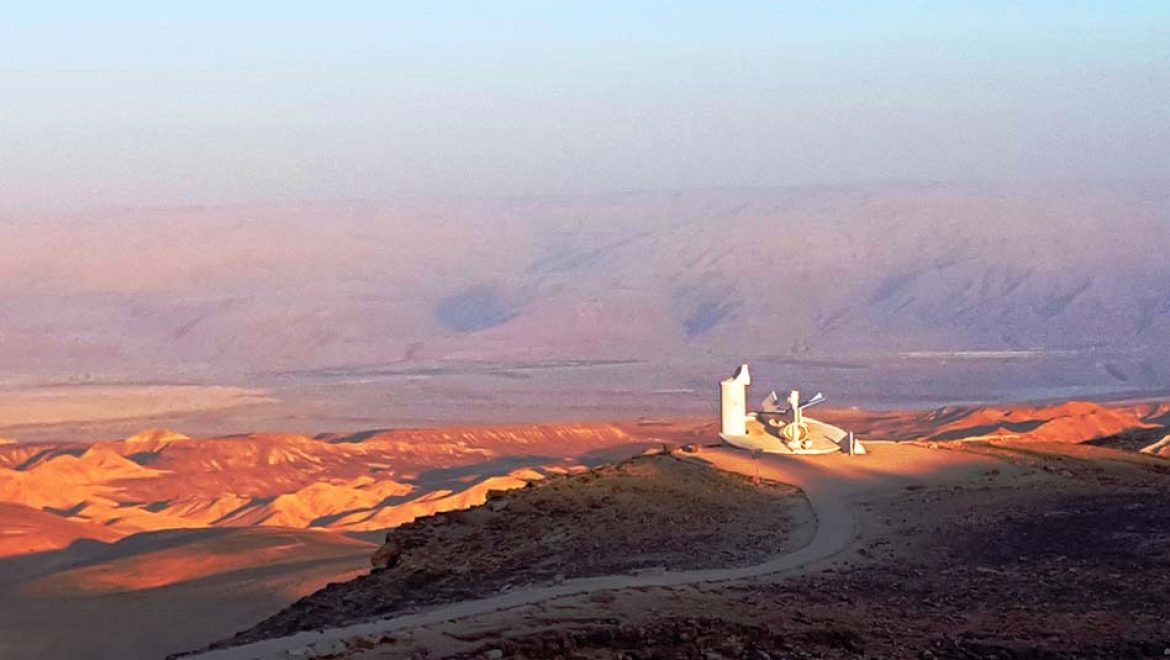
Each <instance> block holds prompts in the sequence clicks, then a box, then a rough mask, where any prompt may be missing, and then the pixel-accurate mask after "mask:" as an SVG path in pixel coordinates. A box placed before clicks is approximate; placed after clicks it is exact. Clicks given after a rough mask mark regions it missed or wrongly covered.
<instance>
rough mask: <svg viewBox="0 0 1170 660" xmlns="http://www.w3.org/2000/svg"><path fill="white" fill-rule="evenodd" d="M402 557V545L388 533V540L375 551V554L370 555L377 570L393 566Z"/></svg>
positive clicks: (371, 561) (371, 562)
mask: <svg viewBox="0 0 1170 660" xmlns="http://www.w3.org/2000/svg"><path fill="white" fill-rule="evenodd" d="M401 557H402V546H401V545H399V544H398V541H397V540H395V539H393V538H390V537H389V535H387V538H386V542H385V543H383V544H382V547H380V548H378V549H377V550H376V551H375V552H374V556H372V557H370V564H371V565H373V567H374V569H375V570H385V569H387V568H393V567H394V565H395V564H397V563H398V560H399V558H401Z"/></svg>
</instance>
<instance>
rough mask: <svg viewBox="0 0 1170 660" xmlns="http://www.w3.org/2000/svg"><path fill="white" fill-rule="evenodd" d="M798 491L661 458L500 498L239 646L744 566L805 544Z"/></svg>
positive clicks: (406, 545)
mask: <svg viewBox="0 0 1170 660" xmlns="http://www.w3.org/2000/svg"><path fill="white" fill-rule="evenodd" d="M810 520H811V519H810V512H809V511H808V509H807V506H806V505H805V504H804V501H803V498H802V497H801V496H800V493H799V491H798V490H797V489H795V488H793V487H791V486H785V485H782V484H774V483H761V484H759V485H754V484H752V483H751V482H750V481H749V480H748V479H746V478H744V477H742V476H739V475H733V474H729V473H723V472H717V471H713V470H710V469H707V468H704V467H702V466H699V465H696V464H693V463H688V462H684V461H681V460H679V459H677V458H673V457H671V456H670V455H669V454H655V455H647V456H642V457H640V458H635V459H631V460H628V461H625V462H622V463H618V464H616V465H609V466H603V467H600V468H597V469H593V470H588V471H586V472H583V473H580V474H575V475H570V476H562V477H555V478H550V479H547V480H545V481H542V482H531V484H530V486H529V487H527V488H522V489H519V490H514V491H509V492H506V493H505V492H493V493H491V494H490V497H489V499H488V501H487V503H486V504H485V505H483V506H480V507H476V508H474V509H471V510H468V511H458V512H449V513H443V514H438V515H435V516H430V517H427V518H421V519H419V520H416V521H415V522H413V523H410V524H407V525H403V526H401V527H398V528H396V529H394V530H391V531H390V532H388V533H387V535H386V540H385V543H384V544H383V546H382V547H381V549H380V550H379V551H378V552H377V553H376V554H375V555H374V557H373V560H372V561H373V563H374V566H375V570H374V571H373V572H372V573H371V574H370V575H368V576H364V577H361V578H357V579H356V580H354V581H352V582H349V583H346V584H337V585H331V586H330V587H327V588H325V589H323V590H322V591H319V592H317V593H315V594H313V595H312V596H309V597H307V598H304V599H302V600H300V601H298V602H297V603H295V604H294V605H292V606H291V607H290V608H288V609H286V610H284V611H282V612H281V613H280V614H278V615H277V616H275V617H273V618H271V619H268V620H267V621H264V622H262V623H260V624H259V625H257V626H256V627H254V628H252V629H250V630H248V631H245V632H243V633H240V634H239V635H237V636H236V637H234V638H233V639H232V640H231V643H233V644H238V643H244V642H249V641H254V640H257V639H264V638H267V637H272V636H279V635H287V634H291V633H294V632H297V631H300V630H307V629H312V628H320V627H328V626H337V625H345V624H349V623H353V622H355V621H360V620H364V619H368V618H371V617H375V616H383V615H387V614H390V613H400V612H403V611H409V610H411V609H415V608H418V607H419V606H426V605H433V604H435V603H441V602H457V601H460V600H465V599H470V598H475V597H477V596H483V595H486V594H490V593H494V592H497V591H500V590H501V589H502V590H507V589H511V588H514V587H516V588H519V587H522V586H524V585H528V584H533V583H541V582H556V581H560V580H564V579H566V578H575V577H585V576H594V575H610V574H614V573H624V572H627V571H639V570H642V571H647V570H648V571H654V570H663V569H666V568H669V569H672V570H677V569H687V568H708V567H722V566H737V565H746V564H752V563H756V562H759V561H762V560H763V559H765V558H766V557H768V556H771V555H773V554H776V553H778V552H782V551H784V550H785V549H791V548H796V547H800V546H801V545H802V544H804V543H807V542H808V540H809V538H810V536H809V534H810V533H811V527H810V525H809V523H810Z"/></svg>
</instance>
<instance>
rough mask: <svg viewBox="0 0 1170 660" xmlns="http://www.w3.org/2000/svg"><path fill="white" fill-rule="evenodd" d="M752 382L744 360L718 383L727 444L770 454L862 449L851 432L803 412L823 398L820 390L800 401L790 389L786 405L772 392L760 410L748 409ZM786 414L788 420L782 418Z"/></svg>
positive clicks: (857, 451) (722, 431) (859, 451)
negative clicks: (785, 406)
mask: <svg viewBox="0 0 1170 660" xmlns="http://www.w3.org/2000/svg"><path fill="white" fill-rule="evenodd" d="M751 382H752V379H751V374H750V372H749V370H748V365H746V364H743V365H740V366H739V368H737V369H736V370H735V373H733V374H732V375H731V377H730V378H725V379H723V381H721V382H720V383H719V395H720V417H721V423H720V432H719V437H720V438H722V439H723V441H724V442H726V443H727V444H729V445H732V446H734V447H739V448H741V449H748V450H751V451H761V452H767V453H772V454H829V453H835V452H845V453H847V454H849V455H851V456H852V455H856V454H864V453H865V447H863V446H862V445H861V443H860V442H858V441H857V440H856V439H855V438H854V437H853V434H852V433H847V432H846V431H845V430H843V429H841V428H838V427H836V426H833V425H832V424H826V423H824V422H822V421H819V420H816V419H813V418H811V417H806V416H805V415H804V409H805V408H810V407H812V406H815V405H818V404H820V403H823V402H824V401H825V397H824V395H822V394H821V393H820V392H817V394H816V395H815V396H813V397H812V398H811V399H809V400H807V401H804V402H801V400H800V392H799V391H797V390H792V392H790V393H789V394H788V400H787V403H788V407H787V408H780V405H779V404H780V398H779V397H778V396H776V393H775V392H772V393H771V394H769V395H768V397H767V398H766V399H764V402H763V405H762V409H761V410H760V411H758V412H748V410H747V387H748V385H751ZM787 416H791V421H786V420H785V417H787Z"/></svg>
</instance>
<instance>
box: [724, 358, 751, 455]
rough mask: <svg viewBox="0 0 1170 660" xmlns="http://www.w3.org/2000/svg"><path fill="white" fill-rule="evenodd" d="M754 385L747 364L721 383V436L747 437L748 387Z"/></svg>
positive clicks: (742, 365) (740, 366)
mask: <svg viewBox="0 0 1170 660" xmlns="http://www.w3.org/2000/svg"><path fill="white" fill-rule="evenodd" d="M751 384H752V376H751V373H749V372H748V366H747V365H746V364H741V365H739V368H738V369H736V370H735V373H734V374H732V375H731V377H730V378H724V379H723V380H722V381H721V382H720V383H719V395H720V398H719V403H720V412H721V416H722V428H720V435H722V436H724V437H728V436H731V437H736V436H744V435H747V386H748V385H751Z"/></svg>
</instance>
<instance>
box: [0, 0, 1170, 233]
mask: <svg viewBox="0 0 1170 660" xmlns="http://www.w3.org/2000/svg"><path fill="white" fill-rule="evenodd" d="M11 4H12V5H13V6H9V7H6V8H5V12H4V14H5V16H4V19H3V21H0V90H3V91H2V93H0V210H4V211H12V210H20V211H24V210H30V209H31V210H44V209H80V208H102V207H125V206H140V205H141V206H154V205H186V204H236V203H251V202H257V201H266V200H310V199H311V200H320V199H382V198H395V197H401V196H438V197H462V196H476V197H479V196H487V197H496V196H527V195H541V196H544V195H581V194H593V193H599V192H609V191H624V190H644V189H683V188H704V187H741V186H742V187H761V186H790V185H822V184H829V185H838V184H852V183H873V182H888V181H1009V182H1017V181H1022V182H1029V181H1050V180H1059V181H1066V180H1086V179H1087V180H1098V179H1107V180H1118V179H1143V180H1149V179H1170V2H1163V1H1151V2H1133V1H1126V0H1113V1H1108V2H1077V1H1075V0H1066V1H1062V2H1052V1H1042V0H1036V1H1034V2H1026V3H1021V2H1000V1H995V0H989V1H985V2H942V1H939V2H881V3H873V2H766V1H746V0H745V1H742V2H638V1H629V2H608V1H604V0H591V1H583V2H536V1H532V2H508V1H506V0H500V1H497V2H389V1H383V2H357V1H349V2H347V1H345V0H335V1H332V2H294V1H292V0H282V1H279V2H268V1H265V0H254V1H251V2H235V1H232V2H223V1H216V0H209V1H198V2H197V1H189V2H178V1H176V2H165V3H160V2H157V1H154V2H118V1H117V0H111V1H110V2H103V3H94V2H89V1H77V2H53V1H51V0H48V1H45V2H37V3H32V2H26V3H11Z"/></svg>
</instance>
